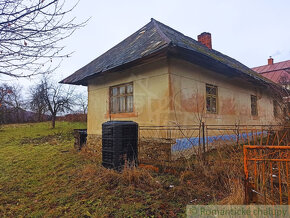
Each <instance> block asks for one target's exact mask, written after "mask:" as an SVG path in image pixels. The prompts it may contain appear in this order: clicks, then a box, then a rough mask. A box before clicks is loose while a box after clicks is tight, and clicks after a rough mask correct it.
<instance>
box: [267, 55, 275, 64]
mask: <svg viewBox="0 0 290 218" xmlns="http://www.w3.org/2000/svg"><path fill="white" fill-rule="evenodd" d="M272 64H274V59H273V58H272V57H271V56H270V58H269V59H268V65H272Z"/></svg>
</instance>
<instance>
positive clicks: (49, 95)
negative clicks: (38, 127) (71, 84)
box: [38, 77, 75, 128]
mask: <svg viewBox="0 0 290 218" xmlns="http://www.w3.org/2000/svg"><path fill="white" fill-rule="evenodd" d="M38 91H39V92H40V94H41V95H42V98H43V99H44V102H45V105H46V109H47V111H48V112H49V113H50V114H51V118H52V128H55V120H56V115H57V114H58V113H62V112H67V111H71V110H72V108H73V106H74V101H75V96H74V90H73V89H71V88H67V89H66V88H65V87H64V86H63V85H61V84H59V83H56V82H52V81H50V80H49V79H48V78H47V77H43V79H42V81H41V83H40V88H39V89H38Z"/></svg>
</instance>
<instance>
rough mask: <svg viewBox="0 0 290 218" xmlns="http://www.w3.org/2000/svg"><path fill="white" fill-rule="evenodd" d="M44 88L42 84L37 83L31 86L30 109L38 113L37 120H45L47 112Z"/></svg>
mask: <svg viewBox="0 0 290 218" xmlns="http://www.w3.org/2000/svg"><path fill="white" fill-rule="evenodd" d="M43 96H44V89H43V88H42V84H37V85H35V86H32V87H31V88H30V109H31V110H32V111H33V112H35V113H36V114H37V121H38V122H41V121H43V116H44V115H45V113H46V112H47V107H46V103H45V101H44V98H43Z"/></svg>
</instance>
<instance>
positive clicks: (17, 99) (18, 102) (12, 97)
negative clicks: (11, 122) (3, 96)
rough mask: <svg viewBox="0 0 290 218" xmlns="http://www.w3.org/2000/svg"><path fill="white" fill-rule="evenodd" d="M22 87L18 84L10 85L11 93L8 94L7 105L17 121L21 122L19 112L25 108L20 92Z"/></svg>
mask: <svg viewBox="0 0 290 218" xmlns="http://www.w3.org/2000/svg"><path fill="white" fill-rule="evenodd" d="M21 90H22V87H21V86H18V85H12V86H11V93H10V94H9V95H8V100H7V105H8V107H9V108H10V109H11V111H12V112H13V113H14V117H15V120H16V122H17V123H20V122H23V117H21V114H22V113H21V112H22V111H24V109H25V103H24V100H23V96H22V93H21Z"/></svg>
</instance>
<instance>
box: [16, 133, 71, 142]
mask: <svg viewBox="0 0 290 218" xmlns="http://www.w3.org/2000/svg"><path fill="white" fill-rule="evenodd" d="M71 139H73V134H72V133H66V134H63V133H56V134H53V135H47V136H42V137H37V138H29V137H23V138H22V139H21V141H20V144H21V145H26V144H33V145H41V144H45V143H46V144H51V145H57V144H58V143H60V142H63V141H69V140H71Z"/></svg>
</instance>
